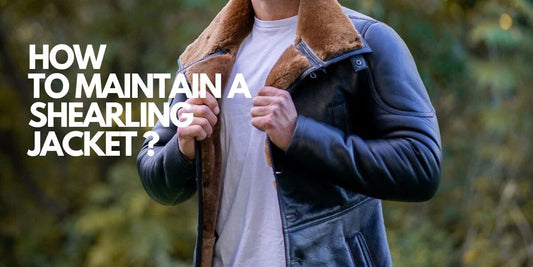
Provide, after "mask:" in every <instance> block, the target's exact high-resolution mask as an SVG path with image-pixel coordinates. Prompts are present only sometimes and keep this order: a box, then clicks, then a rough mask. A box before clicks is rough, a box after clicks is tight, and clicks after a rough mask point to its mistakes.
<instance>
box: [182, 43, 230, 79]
mask: <svg viewBox="0 0 533 267" xmlns="http://www.w3.org/2000/svg"><path fill="white" fill-rule="evenodd" d="M227 53H228V51H226V50H224V49H222V48H220V47H219V48H217V49H215V52H213V53H212V54H210V55H207V56H206V57H203V58H201V59H198V60H196V61H194V62H193V63H191V64H189V65H188V66H185V67H184V66H183V64H182V63H181V61H180V60H178V68H179V69H180V70H179V72H180V73H185V72H186V71H187V70H188V69H189V68H191V67H192V66H194V65H195V64H198V63H200V62H202V61H206V60H208V59H210V58H213V57H216V56H219V55H224V54H227Z"/></svg>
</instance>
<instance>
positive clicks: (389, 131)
mask: <svg viewBox="0 0 533 267" xmlns="http://www.w3.org/2000/svg"><path fill="white" fill-rule="evenodd" d="M179 65H180V72H182V73H185V74H186V76H187V77H189V80H190V79H191V77H192V76H191V75H192V74H193V73H206V74H208V75H209V77H214V74H215V73H222V75H223V77H224V78H223V79H224V80H225V81H228V80H229V81H232V80H233V78H234V77H235V76H236V75H237V74H238V73H242V74H243V75H244V77H245V79H246V82H247V84H248V86H249V88H250V90H251V95H252V96H253V99H250V98H246V97H245V96H244V95H242V94H236V95H235V97H233V98H230V97H228V86H229V85H228V84H229V83H231V82H228V83H227V84H226V86H225V90H224V93H223V95H224V96H223V98H222V99H219V100H218V101H217V100H216V99H215V98H213V97H212V96H208V97H207V98H204V99H202V98H196V99H187V100H186V99H185V97H184V96H182V95H179V96H176V97H175V98H174V99H172V100H171V101H172V103H177V102H180V101H186V102H188V103H189V104H191V107H190V108H189V109H182V110H181V111H180V114H182V113H183V112H188V113H193V114H194V117H195V118H194V120H193V122H192V124H191V125H190V126H188V127H183V128H179V129H176V128H175V127H168V128H164V127H162V126H161V125H159V124H158V125H156V127H155V128H154V131H156V132H158V133H159V136H160V140H159V142H158V143H157V144H156V146H155V147H154V150H155V155H154V156H153V157H148V156H147V150H148V148H147V143H145V144H144V147H143V148H142V150H141V152H140V154H139V157H138V161H137V165H138V168H139V173H140V176H141V179H142V182H143V185H144V187H145V189H146V191H147V192H148V194H149V195H150V196H151V197H152V198H154V199H155V200H157V201H159V202H161V203H163V204H176V203H179V202H182V201H185V200H187V199H189V198H190V197H191V196H192V195H193V194H194V193H195V192H198V197H199V226H198V238H197V244H196V251H195V265H196V266H283V265H286V266H390V265H391V259H390V252H389V249H388V244H387V238H386V234H385V226H384V224H383V216H382V211H381V201H380V200H379V199H388V200H399V201H424V200H428V199H430V198H431V197H432V196H433V194H434V193H435V191H436V189H437V187H438V183H439V179H440V172H441V166H440V161H441V147H440V137H439V131H438V125H437V119H436V117H435V112H434V109H433V107H432V106H431V103H430V101H429V99H428V96H427V93H426V90H425V88H424V85H423V83H422V81H421V79H420V77H419V74H418V72H417V69H416V66H415V63H414V61H413V59H412V57H411V55H410V53H409V51H408V49H407V47H406V46H405V44H404V43H403V41H402V40H401V39H400V38H399V37H398V36H397V34H396V33H395V32H394V31H393V30H392V29H390V28H389V27H388V26H386V25H384V24H383V23H380V22H378V21H376V20H374V19H372V18H369V17H367V16H364V15H362V14H359V13H357V12H355V11H352V10H349V9H346V8H342V7H341V6H340V5H339V4H338V3H337V1H336V0H301V1H298V0H251V1H250V0H230V1H229V2H228V4H227V5H226V7H225V8H224V9H223V10H222V11H221V12H220V13H219V14H218V15H217V17H216V18H215V19H214V21H213V22H212V23H211V24H210V25H209V26H208V27H207V28H206V30H204V32H203V33H202V34H201V35H200V36H199V37H198V38H197V40H195V41H194V42H193V43H192V44H191V45H189V47H188V48H187V49H186V51H185V52H184V53H183V54H182V55H181V56H180V60H179ZM265 139H267V142H266V145H267V149H266V152H267V153H266V155H265V153H264V152H263V151H264V148H265Z"/></svg>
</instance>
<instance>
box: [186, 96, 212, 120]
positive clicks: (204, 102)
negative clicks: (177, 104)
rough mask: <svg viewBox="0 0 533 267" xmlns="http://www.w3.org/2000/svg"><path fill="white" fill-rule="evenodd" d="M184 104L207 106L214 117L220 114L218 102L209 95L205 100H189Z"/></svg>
mask: <svg viewBox="0 0 533 267" xmlns="http://www.w3.org/2000/svg"><path fill="white" fill-rule="evenodd" d="M185 102H187V103H189V104H191V105H207V106H208V107H209V109H211V110H212V111H213V113H214V114H215V115H218V113H219V112H220V108H219V106H218V102H217V100H216V98H215V97H214V96H213V95H211V94H207V95H206V97H205V98H200V97H199V98H189V99H187V101H185Z"/></svg>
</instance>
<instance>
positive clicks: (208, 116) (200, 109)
mask: <svg viewBox="0 0 533 267" xmlns="http://www.w3.org/2000/svg"><path fill="white" fill-rule="evenodd" d="M185 102H186V103H188V104H190V105H191V107H190V108H182V109H180V110H179V111H178V118H179V117H181V114H183V113H192V114H193V116H194V119H193V120H192V123H191V124H190V125H189V126H187V127H178V130H177V132H178V140H179V143H178V145H179V149H180V151H181V153H182V154H183V156H185V158H186V159H188V160H193V159H194V156H195V151H194V139H195V138H196V140H198V141H202V140H204V139H206V138H209V137H211V135H212V134H213V127H214V126H215V124H216V123H217V116H216V115H218V113H219V112H220V108H219V107H218V103H217V100H216V99H215V97H213V96H212V95H211V94H207V97H206V98H190V99H187V101H185Z"/></svg>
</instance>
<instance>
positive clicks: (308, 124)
mask: <svg viewBox="0 0 533 267" xmlns="http://www.w3.org/2000/svg"><path fill="white" fill-rule="evenodd" d="M364 38H365V40H366V41H367V43H368V45H369V46H370V48H371V49H372V50H373V53H372V54H370V55H369V56H368V57H367V59H368V65H369V66H370V71H369V75H368V76H369V79H368V80H370V82H369V86H368V87H369V88H370V89H369V90H372V92H371V93H369V94H368V95H369V96H370V97H368V98H369V99H365V100H364V101H365V102H366V103H368V104H367V105H372V107H371V108H370V109H371V110H372V112H369V114H364V115H365V116H370V118H369V121H372V123H371V125H372V126H373V127H374V128H375V129H373V132H374V133H376V134H375V135H374V136H372V138H365V139H363V138H362V137H360V136H357V135H353V134H346V133H344V132H343V131H341V130H339V129H337V128H335V127H333V126H330V125H327V124H325V123H322V122H319V121H316V120H314V119H311V118H308V117H305V116H301V115H300V116H299V117H298V120H297V125H296V128H295V131H294V135H293V138H292V140H291V143H290V145H289V148H288V150H287V151H286V156H287V157H289V158H290V159H291V160H294V161H296V162H298V161H299V163H300V164H305V165H306V166H314V167H315V168H319V169H321V170H326V171H327V172H328V173H329V174H333V176H334V177H336V179H341V181H340V182H341V184H343V185H347V186H349V187H350V188H352V189H353V190H355V191H356V192H359V193H362V194H365V195H368V196H371V197H375V198H380V199H388V200H400V201H425V200H428V199H430V198H431V197H433V195H434V194H435V192H436V190H437V188H438V185H439V181H440V175H441V145H440V134H439V129H438V123H437V118H436V116H435V111H434V109H433V107H432V106H431V103H430V101H429V97H428V95H427V92H426V89H425V87H424V85H423V83H422V80H421V79H420V76H419V74H418V71H417V69H416V66H415V63H414V60H413V58H412V56H411V54H410V52H409V50H408V49H407V47H406V45H405V44H404V42H403V41H402V40H401V39H400V37H399V36H398V35H397V34H396V32H394V30H392V29H391V28H390V27H388V26H387V25H385V24H383V23H375V24H373V25H372V26H370V27H369V28H368V30H367V31H366V34H365V35H364ZM352 115H353V114H352ZM302 155H306V156H305V157H302Z"/></svg>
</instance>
